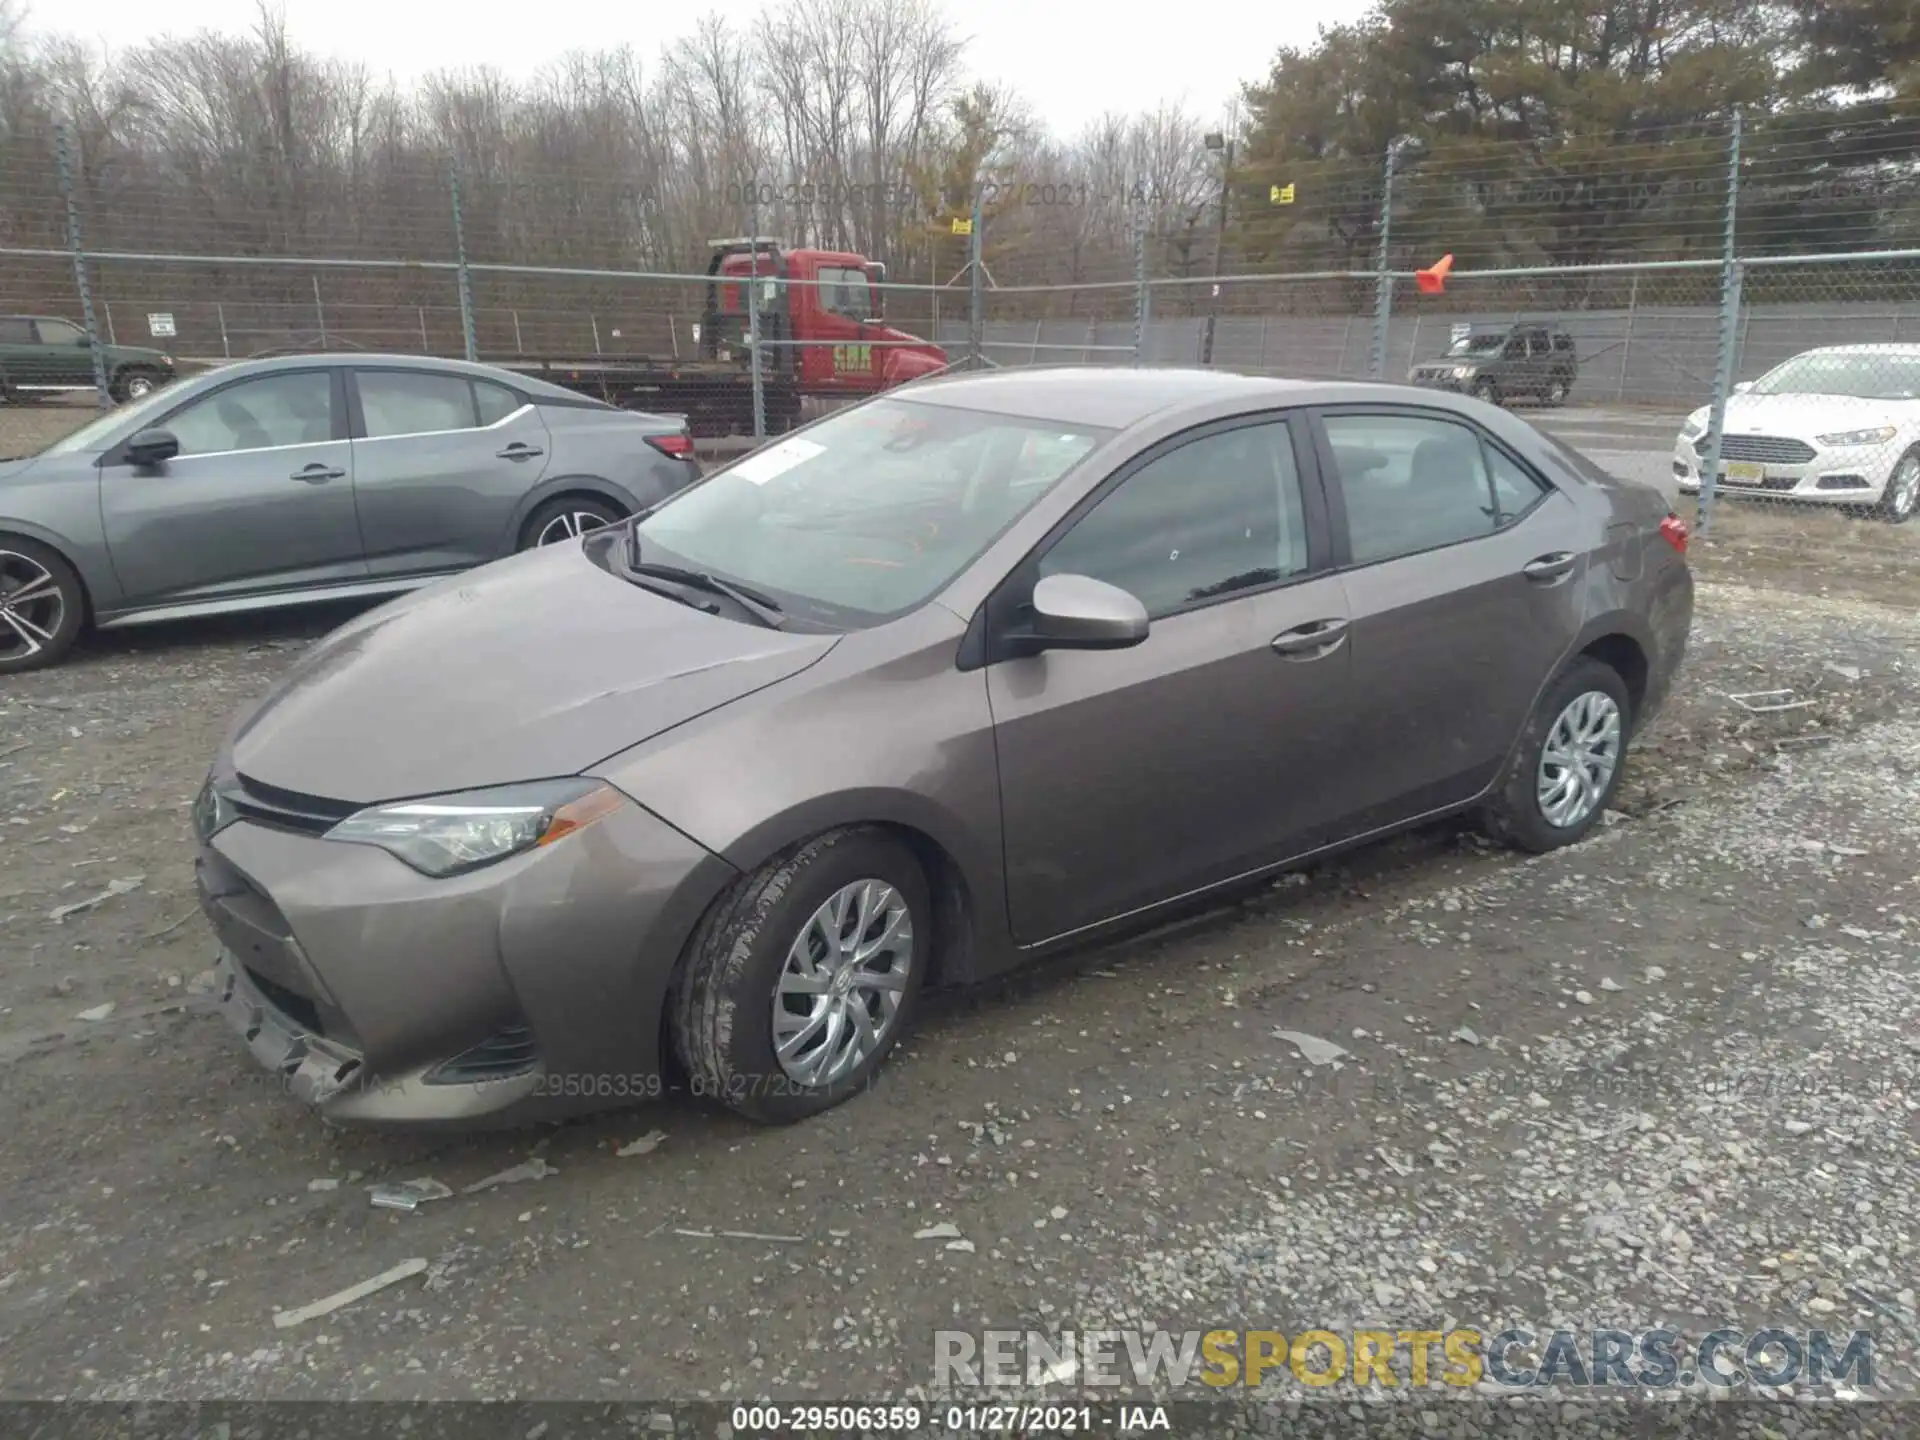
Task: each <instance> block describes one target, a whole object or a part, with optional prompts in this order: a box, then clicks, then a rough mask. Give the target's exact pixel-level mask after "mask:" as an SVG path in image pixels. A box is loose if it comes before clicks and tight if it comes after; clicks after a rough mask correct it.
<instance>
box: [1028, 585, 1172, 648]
mask: <svg viewBox="0 0 1920 1440" xmlns="http://www.w3.org/2000/svg"><path fill="white" fill-rule="evenodd" d="M1147 629H1148V625H1147V607H1146V606H1145V605H1142V604H1141V603H1140V601H1139V600H1138V599H1137V598H1136V597H1134V596H1132V595H1130V594H1128V593H1127V592H1126V591H1125V590H1122V589H1121V588H1120V587H1119V586H1118V585H1109V584H1107V582H1106V581H1104V580H1095V579H1094V578H1093V577H1092V576H1090V575H1049V576H1047V577H1046V578H1045V579H1043V580H1041V581H1040V583H1039V584H1038V585H1035V586H1034V587H1033V638H1034V639H1035V640H1036V641H1038V642H1040V644H1041V645H1043V646H1045V647H1047V648H1049V649H1055V650H1125V649H1128V648H1129V647H1131V646H1134V645H1138V644H1139V643H1140V642H1141V641H1142V640H1145V639H1146V638H1147Z"/></svg>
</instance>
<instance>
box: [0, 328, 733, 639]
mask: <svg viewBox="0 0 1920 1440" xmlns="http://www.w3.org/2000/svg"><path fill="white" fill-rule="evenodd" d="M699 473H700V472H699V465H698V462H697V461H696V460H695V458H694V453H693V439H692V436H691V435H690V434H689V432H688V429H687V425H686V421H685V419H684V418H683V417H681V416H660V415H645V414H637V413H633V412H629V411H624V410H616V409H614V408H613V407H612V406H609V405H605V404H602V403H601V402H600V401H598V400H589V399H587V398H585V397H583V396H580V395H576V394H575V393H574V392H572V391H571V390H563V389H561V388H560V387H559V386H557V385H549V384H547V383H546V382H545V381H541V380H535V379H531V378H529V377H527V376H522V375H514V374H511V373H509V372H507V371H504V370H496V369H493V368H492V367H490V366H485V365H469V364H465V363H463V362H459V361H452V360H428V359H422V358H421V357H419V356H405V355H362V354H354V355H351V356H342V355H293V356H282V357H278V358H275V359H271V360H253V361H247V362H244V363H241V364H238V365H229V366H223V367H221V368H220V369H217V370H213V371H209V372H207V373H206V374H203V375H199V376H196V377H194V378H193V379H190V380H185V381H181V382H179V383H176V384H174V385H170V386H167V387H166V388H165V389H159V390H155V391H153V392H152V393H150V394H148V395H145V396H143V397H141V398H139V399H137V400H134V401H132V402H131V403H129V404H126V405H123V406H121V407H120V408H118V409H115V410H111V411H108V412H107V413H105V414H103V415H101V416H100V417H99V418H98V419H96V420H94V421H92V422H91V423H89V424H87V425H83V426H82V427H81V428H80V429H78V430H76V431H74V432H73V433H72V434H70V435H68V436H66V437H65V438H64V439H61V440H58V441H56V442H55V443H54V444H52V445H50V446H48V447H47V448H46V449H45V450H43V451H42V452H41V453H40V454H39V455H37V456H34V457H32V458H30V459H10V460H5V461H0V674H6V673H9V672H12V671H16V670H30V669H34V668H36V667H38V666H42V665H49V664H52V663H53V662H55V661H57V660H59V659H60V658H61V657H62V656H63V655H64V654H66V652H67V651H68V649H70V648H71V646H72V645H73V642H74V640H75V638H76V637H77V636H78V635H79V633H80V631H81V630H82V629H83V628H84V627H85V626H87V625H89V624H91V625H94V626H96V627H100V628H106V627H109V626H118V625H133V624H141V623H145V622H148V621H155V620H173V619H180V618H185V617H189V616H197V615H212V614H218V613H221V612H223V611H231V610H260V609H266V608H269V607H276V606H282V605H300V604H309V603H313V602H317V601H327V600H352V599H360V598H377V597H381V596H387V595H395V594H399V593H401V592H404V591H407V590H413V589H417V588H419V587H420V586H422V585H425V584H428V583H429V582H431V581H433V580H435V579H437V578H439V577H440V576H443V575H448V574H452V573H454V572H456V571H460V570H465V569H468V568H470V567H471V566H475V565H481V564H484V563H486V562H487V561H489V560H495V559H498V558H499V557H501V556H503V555H510V554H512V553H513V552H514V551H516V550H525V549H529V548H531V547H533V546H536V545H545V544H551V543H552V542H554V541H556V540H564V539H569V538H572V537H574V536H577V535H579V534H580V533H581V532H583V531H586V530H591V529H595V528H598V527H600V526H603V525H609V524H612V523H614V522H615V521H618V520H621V519H624V518H625V517H627V516H628V515H631V514H633V513H635V512H636V511H639V510H642V509H645V508H647V507H648V506H651V505H653V504H656V503H657V502H659V501H661V500H664V499H665V498H666V497H667V496H669V495H671V494H673V493H675V492H676V491H678V490H680V489H683V488H684V487H685V486H687V485H688V484H690V483H692V482H693V481H694V480H695V479H697V478H698V477H699Z"/></svg>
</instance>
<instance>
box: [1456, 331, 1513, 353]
mask: <svg viewBox="0 0 1920 1440" xmlns="http://www.w3.org/2000/svg"><path fill="white" fill-rule="evenodd" d="M1506 343H1507V337H1506V336H1504V335H1463V336H1462V337H1461V338H1460V339H1458V340H1456V341H1454V342H1453V348H1452V349H1450V350H1448V351H1447V354H1449V355H1485V354H1488V353H1489V352H1491V351H1495V350H1499V349H1501V348H1503V347H1504V346H1505V345H1506Z"/></svg>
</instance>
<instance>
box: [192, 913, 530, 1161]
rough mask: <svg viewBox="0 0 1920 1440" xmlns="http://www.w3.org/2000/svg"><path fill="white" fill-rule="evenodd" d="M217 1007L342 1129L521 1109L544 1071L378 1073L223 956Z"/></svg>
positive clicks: (304, 1099) (263, 1058) (294, 1092)
mask: <svg viewBox="0 0 1920 1440" xmlns="http://www.w3.org/2000/svg"><path fill="white" fill-rule="evenodd" d="M213 997H214V1006H215V1008H216V1009H218V1010H219V1012H220V1013H221V1015H223V1016H224V1017H225V1018H226V1021H227V1023H228V1024H229V1025H231V1026H232V1027H233V1029H234V1030H235V1031H236V1032H237V1033H238V1034H239V1035H240V1038H241V1039H243V1040H244V1041H245V1042H246V1045H247V1049H248V1050H249V1051H250V1052H252V1055H253V1058H254V1059H255V1060H256V1061H257V1062H258V1063H259V1064H260V1065H261V1066H262V1068H264V1069H265V1070H267V1071H268V1072H270V1073H271V1074H273V1075H276V1076H278V1077H279V1079H280V1084H281V1087H282V1088H283V1089H284V1090H285V1091H286V1092H287V1093H288V1094H289V1095H291V1096H293V1098H294V1099H296V1100H298V1101H300V1102H301V1103H302V1104H306V1105H311V1106H312V1107H314V1108H315V1109H316V1110H318V1111H320V1112H321V1114H323V1115H325V1116H326V1117H327V1118H328V1119H331V1120H337V1121H340V1122H342V1123H345V1124H388V1125H407V1124H436V1123H447V1122H458V1121H462V1120H477V1119H480V1118H482V1117H484V1116H487V1115H491V1114H493V1113H494V1112H496V1111H499V1110H503V1109H506V1108H508V1107H509V1106H515V1105H518V1104H520V1103H521V1102H522V1101H525V1100H527V1099H529V1098H531V1097H533V1096H534V1095H536V1094H537V1093H538V1092H539V1090H540V1088H541V1082H542V1078H543V1074H544V1067H543V1066H542V1065H541V1064H540V1063H539V1062H538V1061H536V1062H534V1063H533V1064H532V1065H530V1066H529V1067H528V1068H527V1069H525V1070H523V1071H521V1072H520V1073H519V1074H514V1075H506V1076H502V1077H498V1078H494V1077H488V1078H485V1079H481V1080H473V1081H466V1082H464V1083H463V1082H454V1083H450V1084H449V1083H445V1082H440V1083H436V1079H435V1072H436V1071H437V1070H440V1069H442V1068H443V1067H441V1066H438V1065H435V1066H419V1067H416V1068H415V1069H414V1070H413V1071H412V1072H410V1073H407V1074H401V1075H376V1074H374V1073H373V1072H372V1071H371V1070H370V1069H369V1068H368V1066H367V1063H366V1057H365V1056H364V1055H362V1054H361V1053H360V1052H359V1051H358V1050H356V1049H354V1048H352V1047H351V1046H348V1045H344V1044H342V1043H340V1042H339V1041H337V1040H330V1039H328V1038H327V1037H326V1036H324V1035H321V1034H317V1033H315V1032H314V1031H313V1030H310V1029H308V1028H307V1027H306V1026H304V1025H302V1024H301V1023H300V1022H299V1021H298V1020H296V1019H294V1018H293V1017H292V1016H291V1015H289V1014H287V1013H286V1012H285V1011H283V1010H282V1009H280V1008H279V1006H278V1005H276V1004H275V1003H274V1000H273V999H272V998H270V997H269V996H268V995H267V993H266V990H265V988H264V986H263V985H261V984H259V983H257V981H256V979H255V978H254V977H253V976H251V975H250V974H249V973H248V970H247V967H246V966H244V965H242V964H240V962H239V961H238V960H236V959H235V958H234V957H233V955H232V954H231V953H230V952H228V951H225V950H223V951H221V952H220V956H219V959H218V960H217V961H216V962H215V964H214V987H213Z"/></svg>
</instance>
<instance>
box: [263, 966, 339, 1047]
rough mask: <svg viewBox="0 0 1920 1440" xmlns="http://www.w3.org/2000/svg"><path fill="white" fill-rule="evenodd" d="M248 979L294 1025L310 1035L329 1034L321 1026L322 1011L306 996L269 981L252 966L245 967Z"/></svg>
mask: <svg viewBox="0 0 1920 1440" xmlns="http://www.w3.org/2000/svg"><path fill="white" fill-rule="evenodd" d="M243 968H244V969H245V970H246V972H247V979H248V980H250V981H252V982H253V987H254V989H256V990H258V991H259V992H260V994H261V996H262V997H263V998H265V999H266V1001H267V1002H268V1003H269V1004H270V1005H272V1006H273V1008H274V1009H276V1010H278V1011H279V1012H280V1013H281V1014H282V1015H284V1016H286V1017H287V1018H288V1019H289V1020H291V1021H293V1023H294V1024H296V1025H298V1026H299V1027H300V1028H301V1029H302V1030H305V1031H307V1032H308V1033H309V1034H313V1035H321V1036H324V1035H325V1034H326V1033H327V1032H326V1030H325V1029H324V1028H323V1027H322V1026H321V1024H320V1009H319V1007H318V1006H317V1005H315V1004H314V1003H313V1001H311V1000H309V999H308V998H307V997H306V996H304V995H296V994H295V993H294V992H293V991H291V990H289V989H287V987H286V986H284V985H281V984H278V983H276V982H275V981H272V980H269V979H268V978H267V977H266V976H264V975H262V974H261V973H260V972H259V971H258V970H256V969H254V968H253V967H252V966H251V965H248V966H244V967H243Z"/></svg>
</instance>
